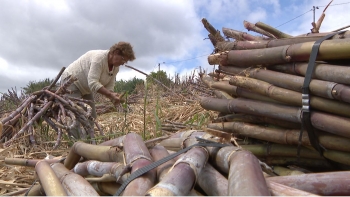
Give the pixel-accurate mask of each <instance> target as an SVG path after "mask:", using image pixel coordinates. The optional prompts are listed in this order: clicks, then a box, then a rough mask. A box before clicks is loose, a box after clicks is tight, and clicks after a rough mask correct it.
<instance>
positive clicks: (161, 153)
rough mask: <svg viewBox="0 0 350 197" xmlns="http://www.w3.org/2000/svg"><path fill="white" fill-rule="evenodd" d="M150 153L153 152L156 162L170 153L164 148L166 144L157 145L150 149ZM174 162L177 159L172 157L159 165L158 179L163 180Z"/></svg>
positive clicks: (157, 169)
mask: <svg viewBox="0 0 350 197" xmlns="http://www.w3.org/2000/svg"><path fill="white" fill-rule="evenodd" d="M149 153H150V154H151V156H152V158H153V160H154V161H155V162H156V161H158V160H161V159H163V158H164V157H167V156H168V155H169V152H168V151H167V150H166V149H165V148H164V146H161V145H157V146H154V147H153V148H151V149H149ZM174 163H175V160H174V159H172V160H169V161H167V162H165V163H163V164H162V165H160V166H158V167H157V168H156V171H157V173H156V174H157V180H159V181H161V180H162V179H163V178H164V176H165V175H166V174H167V173H168V171H169V169H170V168H171V167H172V166H173V165H174Z"/></svg>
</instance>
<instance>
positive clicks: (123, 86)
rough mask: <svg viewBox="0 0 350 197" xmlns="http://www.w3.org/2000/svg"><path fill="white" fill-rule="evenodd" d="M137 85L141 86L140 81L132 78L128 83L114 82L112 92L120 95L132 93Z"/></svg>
mask: <svg viewBox="0 0 350 197" xmlns="http://www.w3.org/2000/svg"><path fill="white" fill-rule="evenodd" d="M139 84H143V80H142V79H138V78H136V77H134V78H133V79H130V80H128V81H124V80H119V81H116V82H115V86H114V92H118V93H122V92H129V93H132V92H133V91H134V90H135V88H136V86H137V85H139Z"/></svg>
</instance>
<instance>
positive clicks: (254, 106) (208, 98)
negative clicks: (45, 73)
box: [0, 7, 350, 196]
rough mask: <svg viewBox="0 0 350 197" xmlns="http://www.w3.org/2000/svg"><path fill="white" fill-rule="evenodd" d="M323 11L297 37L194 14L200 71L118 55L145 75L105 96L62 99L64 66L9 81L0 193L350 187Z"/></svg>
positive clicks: (341, 104)
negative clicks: (30, 86)
mask: <svg viewBox="0 0 350 197" xmlns="http://www.w3.org/2000/svg"><path fill="white" fill-rule="evenodd" d="M326 10H327V7H325V8H324V10H323V12H322V14H321V16H320V17H319V19H318V20H316V22H314V23H312V24H310V28H311V29H306V30H305V33H304V34H301V35H297V36H292V35H291V34H290V33H289V32H282V31H281V30H279V29H278V28H275V27H272V26H270V25H269V24H266V23H263V22H257V23H251V22H249V21H247V20H244V21H241V22H242V23H241V25H242V29H245V30H244V31H241V30H236V29H232V28H230V27H214V26H213V25H212V24H211V23H210V21H209V20H207V19H206V18H202V20H201V21H200V22H201V27H202V28H204V29H205V30H206V31H207V32H208V38H209V39H208V40H207V42H210V43H211V44H212V47H213V48H212V50H213V53H212V54H210V55H208V56H206V58H207V62H208V64H209V65H211V66H212V69H211V70H208V69H203V68H199V69H195V70H193V71H191V73H190V74H188V75H186V76H185V77H180V76H175V78H174V79H173V80H172V81H170V82H169V81H164V80H161V79H159V78H157V76H155V75H150V74H148V73H144V72H143V71H142V67H141V68H135V67H133V66H131V65H132V64H126V65H124V66H125V67H128V68H130V69H132V70H134V71H135V72H137V73H141V74H142V75H145V76H146V78H147V80H145V81H143V82H142V83H139V84H138V85H137V86H136V87H135V90H134V91H133V92H123V94H122V95H121V96H120V97H119V98H123V99H122V100H121V102H120V103H117V104H113V103H112V102H111V101H110V100H109V99H107V98H106V97H104V96H103V95H102V93H97V94H96V95H94V99H93V100H88V99H85V98H76V97H73V96H70V94H69V93H70V92H71V90H70V89H69V88H68V87H70V86H71V85H72V84H74V83H75V82H76V81H77V80H78V79H77V78H76V77H75V76H73V75H70V76H69V77H68V78H66V79H67V80H63V73H64V72H65V71H66V69H67V68H66V67H62V69H61V70H60V72H58V73H57V75H56V78H55V79H54V80H52V81H50V83H49V85H48V86H45V87H44V88H42V89H40V90H37V91H34V92H31V93H30V94H24V93H23V94H20V95H19V94H18V91H17V90H15V89H9V90H8V92H7V93H5V94H2V95H0V96H1V97H0V120H1V121H0V145H1V146H0V195H2V196H119V195H123V196H144V195H147V196H309V195H312V196H316V195H321V196H348V195H350V67H349V65H350V31H349V30H344V29H346V28H340V29H337V30H335V31H332V32H320V27H321V25H322V21H323V20H324V18H325V17H326V16H325V14H326ZM327 17H328V15H327ZM253 33H254V34H253ZM130 59H132V58H130ZM124 63H125V62H124ZM114 77H115V76H114ZM92 104H94V106H95V108H96V114H97V117H96V118H94V115H93V109H92V107H91V106H92ZM75 128H79V129H78V130H76V129H75Z"/></svg>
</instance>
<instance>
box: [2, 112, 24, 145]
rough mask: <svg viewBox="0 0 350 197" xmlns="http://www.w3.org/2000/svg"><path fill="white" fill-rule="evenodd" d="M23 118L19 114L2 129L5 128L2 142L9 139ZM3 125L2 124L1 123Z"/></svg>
mask: <svg viewBox="0 0 350 197" xmlns="http://www.w3.org/2000/svg"><path fill="white" fill-rule="evenodd" d="M21 116H22V114H17V115H16V116H15V117H14V118H12V119H11V120H9V121H7V122H6V123H5V124H4V125H3V126H2V127H3V128H5V130H4V131H3V132H2V134H1V138H2V140H4V138H5V137H7V136H8V135H9V134H10V132H11V131H12V130H13V127H14V125H16V124H17V122H18V120H19V118H20V117H21ZM1 124H2V123H1Z"/></svg>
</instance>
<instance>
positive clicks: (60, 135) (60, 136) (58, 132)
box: [52, 110, 62, 150]
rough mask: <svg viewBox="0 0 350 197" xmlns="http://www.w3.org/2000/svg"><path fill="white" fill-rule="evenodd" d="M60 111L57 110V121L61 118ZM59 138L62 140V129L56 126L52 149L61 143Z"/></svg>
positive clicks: (60, 121)
mask: <svg viewBox="0 0 350 197" xmlns="http://www.w3.org/2000/svg"><path fill="white" fill-rule="evenodd" d="M60 113H61V111H60V110H59V111H58V117H57V122H59V123H62V120H61V114H60ZM61 140H62V129H61V128H58V129H57V138H56V143H55V145H54V147H53V148H52V149H53V150H56V149H57V148H58V146H59V145H60V144H61Z"/></svg>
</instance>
